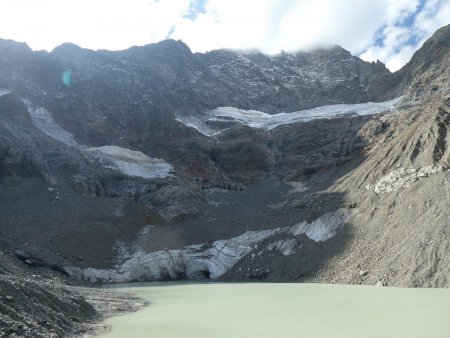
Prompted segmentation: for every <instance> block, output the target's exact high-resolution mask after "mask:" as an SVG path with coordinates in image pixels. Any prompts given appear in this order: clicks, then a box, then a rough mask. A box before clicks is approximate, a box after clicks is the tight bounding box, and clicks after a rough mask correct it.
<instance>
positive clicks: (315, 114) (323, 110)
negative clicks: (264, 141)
mask: <svg viewBox="0 0 450 338" xmlns="http://www.w3.org/2000/svg"><path fill="white" fill-rule="evenodd" d="M400 100H401V97H399V98H396V99H394V100H390V101H385V102H368V103H357V104H335V105H329V106H323V107H317V108H313V109H308V110H301V111H296V112H292V113H279V114H275V115H270V114H267V113H264V112H261V111H257V110H244V109H239V108H234V107H218V108H216V109H213V110H211V111H209V112H208V113H207V114H206V115H207V116H205V118H204V119H203V120H202V119H200V118H198V117H188V118H186V117H185V118H181V117H179V118H177V121H180V122H182V123H184V124H185V125H186V126H188V127H190V128H194V129H196V130H197V131H199V132H200V133H202V134H204V135H207V136H214V135H215V134H217V133H218V132H220V131H217V130H214V129H212V128H211V127H210V126H208V122H214V121H219V122H230V121H231V122H239V123H242V124H244V125H247V126H249V127H252V128H259V129H265V130H272V129H274V128H277V127H279V126H282V125H286V124H294V123H300V122H307V121H311V120H316V119H333V118H337V117H341V116H361V115H371V114H376V113H385V112H391V111H395V110H396V106H395V105H396V104H397V103H398V102H399V101H400Z"/></svg>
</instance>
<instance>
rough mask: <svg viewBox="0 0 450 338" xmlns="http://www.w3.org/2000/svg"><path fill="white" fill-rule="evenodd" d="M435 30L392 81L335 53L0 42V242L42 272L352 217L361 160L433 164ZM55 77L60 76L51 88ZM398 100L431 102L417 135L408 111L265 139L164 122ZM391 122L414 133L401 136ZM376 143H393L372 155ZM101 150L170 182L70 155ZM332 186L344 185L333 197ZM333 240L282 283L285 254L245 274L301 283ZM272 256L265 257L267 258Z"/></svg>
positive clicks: (438, 64)
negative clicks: (165, 168) (155, 164)
mask: <svg viewBox="0 0 450 338" xmlns="http://www.w3.org/2000/svg"><path fill="white" fill-rule="evenodd" d="M449 36H450V32H449V27H444V28H443V29H441V30H439V31H438V32H437V33H436V35H435V36H433V37H432V38H431V39H430V40H429V41H428V42H427V43H426V44H425V46H424V48H423V49H421V50H420V51H418V52H417V53H416V54H415V55H414V57H413V59H412V60H411V62H410V63H408V65H406V66H405V67H404V68H403V69H402V70H401V71H399V72H396V73H394V74H391V73H390V72H389V71H388V70H387V69H386V68H385V67H384V65H383V64H381V63H367V62H364V61H362V60H360V59H359V58H357V57H354V56H352V55H351V54H350V53H349V52H347V51H345V50H344V49H342V48H340V47H333V48H331V49H321V50H316V51H314V52H310V53H306V52H299V53H295V54H292V53H282V54H280V55H277V56H267V55H263V54H261V53H257V52H252V53H242V52H237V51H231V50H217V51H212V52H209V53H205V54H194V53H192V52H191V51H190V50H189V48H188V47H187V46H186V45H185V44H184V43H182V42H180V41H173V40H167V41H163V42H160V43H158V44H152V45H148V46H143V47H133V48H130V49H128V50H125V51H120V52H109V51H91V50H85V49H82V48H79V47H78V46H75V45H72V44H64V45H62V46H60V47H57V48H56V49H55V50H54V51H52V52H51V53H47V52H33V51H31V50H30V49H29V48H28V47H27V46H26V45H24V44H19V43H15V42H12V41H5V40H0V95H1V96H0V223H1V224H2V227H1V228H0V236H1V238H0V239H1V240H0V249H4V250H6V251H15V250H16V249H22V250H25V249H26V250H25V251H26V252H29V253H30V255H31V256H32V257H35V258H36V260H37V261H39V262H40V264H41V265H42V266H47V267H58V266H59V267H60V266H66V265H72V266H77V267H80V268H88V267H96V268H105V269H106V268H112V267H114V266H115V265H116V263H117V261H118V260H119V259H121V258H120V257H122V256H126V255H127V254H129V253H130V252H132V251H133V250H134V249H135V248H136V247H138V248H142V249H143V250H148V251H150V250H163V249H165V248H166V247H170V248H172V249H178V248H180V247H182V246H185V245H190V244H198V243H203V242H214V241H216V240H219V239H222V238H226V237H230V236H238V235H240V234H242V233H243V232H245V231H246V230H249V229H257V230H267V229H268V228H274V227H278V226H280V223H283V224H284V225H293V224H294V223H295V222H296V221H301V220H308V221H312V220H314V219H315V218H318V217H320V216H321V215H323V214H324V213H328V212H333V211H335V210H337V209H339V208H352V209H356V207H355V205H357V204H359V199H363V198H366V197H367V196H366V195H364V194H363V193H362V192H361V190H364V189H365V188H364V184H366V183H367V182H366V181H369V180H371V179H372V178H373V180H375V178H374V177H372V176H371V175H370V174H369V173H361V171H360V170H357V169H358V168H362V167H364V165H363V164H364V163H365V164H366V165H367V163H369V162H370V163H372V164H373V165H372V164H371V166H370V168H372V169H371V170H370V171H371V172H376V173H377V175H378V176H380V177H382V176H383V175H384V174H386V173H388V172H390V171H391V169H392V168H393V167H394V166H395V165H397V164H402V165H403V164H404V165H405V166H406V165H417V166H419V165H420V166H428V165H435V164H436V163H438V162H439V165H442V167H444V166H445V165H446V163H447V162H448V159H447V157H448V140H447V139H448V135H449V132H448V121H449V119H448V108H446V107H447V106H448V104H445V99H446V98H447V97H448V94H449V93H450V91H449V85H448V81H447V80H448V74H449V68H448V67H449V60H450V58H449V53H448V50H449V49H448V47H449V45H448V41H450V39H449ZM68 70H71V74H72V81H71V82H70V83H69V82H66V84H64V83H63V81H62V76H63V74H64V72H65V71H68ZM3 89H6V90H8V91H10V93H8V94H3V92H2V90H3ZM402 94H404V95H405V97H406V98H405V102H406V103H408V104H409V105H417V104H427V103H430V102H434V101H436V102H439V104H443V106H442V107H444V108H442V107H441V106H439V107H441V108H439V109H437V108H436V109H437V112H438V113H436V112H435V114H434V115H433V114H430V115H429V116H432V118H433V119H434V121H435V123H434V124H432V126H430V127H429V131H430V132H429V134H430V135H431V136H426V135H425V134H419V133H416V132H415V129H414V128H416V127H417V123H415V122H414V118H413V117H414V116H416V115H414V114H418V113H417V110H414V111H408V113H405V114H409V115H408V116H410V118H403V117H399V118H398V119H388V118H384V116H381V115H380V114H376V115H371V116H358V117H350V116H343V117H340V118H334V119H331V120H327V119H318V120H312V121H309V122H305V123H295V124H290V125H283V126H279V127H277V128H274V129H272V130H265V129H257V128H252V127H249V126H246V125H243V124H240V123H236V122H233V121H219V122H217V121H216V123H222V124H223V126H224V128H223V130H222V131H221V132H220V133H218V134H217V135H214V136H213V137H209V136H207V135H204V134H202V133H201V132H199V131H197V130H196V129H195V128H190V127H189V126H187V125H185V124H183V123H182V122H180V121H177V120H176V118H177V117H180V116H181V117H188V116H189V117H190V116H193V117H196V118H201V117H203V116H205V114H208V112H209V111H210V110H212V109H215V108H217V107H219V106H233V107H238V108H242V109H255V110H260V111H264V112H266V113H269V114H275V113H280V112H291V111H297V110H301V109H307V108H312V107H317V106H323V105H328V104H337V103H359V102H368V101H379V100H387V99H391V98H394V97H397V96H399V95H402ZM22 99H27V100H29V101H31V103H32V104H33V105H34V106H36V107H44V108H46V109H47V110H48V111H49V112H50V115H51V116H52V119H54V120H55V122H56V123H57V124H58V125H59V126H60V127H61V128H62V129H64V130H66V131H67V132H70V134H72V135H73V144H69V145H67V144H64V143H63V142H59V141H58V140H56V139H53V138H51V137H49V136H47V135H46V134H45V133H43V132H42V131H41V130H39V129H38V128H37V127H36V126H35V123H33V120H32V119H31V118H30V115H29V113H28V111H27V109H28V108H27V104H26V103H24V101H23V100H22ZM441 101H442V102H441ZM25 102H27V101H25ZM443 102H444V103H443ZM447 102H448V101H447ZM433 107H434V106H433ZM436 107H437V106H436ZM416 109H417V108H416ZM411 116H412V117H411ZM405 121H406V122H408V123H411V125H413V126H414V128H413V127H411V128H409V129H408V130H407V131H406V128H405V127H404V126H403V125H402V123H403V122H405ZM413 122H414V123H413ZM417 128H418V127H417ZM402 131H404V133H405V134H401V135H397V134H396V133H397V132H398V133H400V132H402ZM392 135H396V138H397V139H398V140H402V143H401V144H405V149H400V150H399V149H392V150H389V151H386V152H382V151H379V152H376V151H375V150H376V149H379V148H380V147H382V145H383V142H385V141H386V140H387V141H386V142H388V141H389V140H390V138H389V137H391V136H392ZM402 135H403V136H402ZM411 135H417V137H416V136H414V142H415V145H414V147H411V145H409V144H408V145H406V144H407V142H406V141H405V142H403V140H405V139H409V137H410V136H411ZM383 140H385V141H383ZM430 140H432V142H431V141H430ZM399 144H400V143H399ZM106 145H114V146H118V147H121V148H122V149H130V150H132V151H135V152H136V151H140V152H142V153H144V154H146V155H148V156H150V157H152V158H158V159H162V160H164V161H166V162H168V163H169V164H170V165H172V166H173V167H174V171H173V173H172V176H167V177H164V178H143V177H138V176H130V175H127V174H124V173H123V172H120V171H118V170H116V169H117V168H114V167H113V166H111V164H110V163H109V164H106V165H105V161H104V160H103V159H102V158H95V157H94V156H86V149H87V148H89V147H101V146H106ZM430 147H431V148H432V149H431V148H430ZM393 148H395V147H393ZM429 148H430V149H431V150H430V149H429ZM406 150H408V151H406ZM372 151H373V152H372ZM369 155H370V156H371V157H370V159H369V160H367V157H368V156H369ZM394 155H395V156H394ZM393 156H394V157H393ZM408 158H409V159H411V160H407V159H408ZM435 162H436V163H435ZM130 163H131V164H134V163H133V162H129V163H128V164H130ZM381 164H382V168H381ZM416 169H417V173H419V174H420V175H422V172H419V170H420V169H419V168H416ZM416 169H414V170H416ZM405 170H406V169H405ZM430 170H431V169H430ZM433 170H434V169H433ZM433 170H431V171H429V172H433ZM405 172H406V171H405ZM354 173H357V176H352V175H356V174H354ZM427 173H428V172H427ZM433 173H434V172H433ZM419 174H417V176H419ZM349 177H350V178H349ZM340 180H344V181H345V180H346V181H345V182H347V183H346V184H347V185H346V186H345V189H341V190H339V189H338V188H336V184H335V183H336V182H340ZM289 181H294V183H301V184H303V183H305V184H306V185H307V187H308V189H309V190H307V191H306V190H305V191H303V190H301V189H300V188H301V185H297V187H300V188H299V189H300V190H295V189H294V190H295V191H294V192H293V193H290V192H289V191H290V190H289V189H290V188H289V187H288V186H286V182H289ZM268 182H269V183H270V184H269V183H268ZM349 182H350V183H349ZM352 182H357V184H355V185H354V186H353V185H352ZM258 184H259V185H258ZM370 184H372V185H376V182H375V183H374V182H370ZM252 189H253V190H252ZM333 189H334V190H333ZM217 191H220V193H217ZM242 191H244V192H242ZM364 191H365V190H364ZM370 191H372V192H373V190H370ZM351 192H354V194H353V195H352V194H351ZM372 192H370V193H372ZM226 194H229V196H228V197H224V196H226ZM239 194H240V195H239ZM367 194H369V193H367ZM236 196H240V197H236ZM348 196H351V198H350V200H349V197H348ZM214 198H217V200H215V199H214ZM367 198H368V197H367ZM255 200H257V201H255ZM365 201H366V200H365ZM366 202H367V201H366ZM355 203H356V204H355ZM237 204H240V205H238V206H237ZM364 205H365V206H366V207H367V210H371V208H370V207H369V203H368V202H367V203H366V204H364ZM350 206H352V207H350ZM367 213H369V212H367ZM261 215H262V216H261ZM143 229H144V230H145V229H147V230H148V229H150V230H148V231H149V232H150V233H151V236H150V235H148V236H147V235H146V234H142V233H143V231H144V230H143ZM147 230H145V231H147ZM145 231H144V232H145ZM146 236H147V237H146ZM339 236H340V237H339V238H337V239H336V240H335V242H332V243H331V242H330V243H331V244H329V243H328V242H327V243H325V244H323V247H322V244H320V245H316V244H315V243H313V242H311V241H310V240H306V241H305V242H304V247H303V249H302V250H303V251H301V252H302V254H301V257H304V258H302V259H303V261H302V262H303V263H301V264H304V266H303V267H300V268H299V269H298V271H297V272H296V274H295V276H297V277H292V278H290V277H286V276H289V273H287V272H286V271H288V270H289V267H290V264H291V263H292V264H294V263H295V262H291V261H293V258H292V257H291V258H290V259H291V261H289V264H287V263H286V264H284V263H283V264H281V263H280V265H277V266H278V267H275V266H272V267H271V271H276V275H273V274H271V273H270V272H268V270H267V269H266V266H262V267H260V269H259V268H258V269H259V270H257V271H256V270H255V271H256V272H255V274H250V275H251V276H260V278H267V279H269V280H276V279H277V278H279V279H280V280H303V279H302V278H303V277H304V276H306V275H308V276H309V277H308V278H311V279H313V277H311V276H314V274H315V273H316V272H317V269H318V267H319V266H320V267H323V266H325V265H324V262H326V261H327V260H328V259H329V258H330V257H333V255H338V254H341V253H342V252H343V251H344V248H345V247H346V245H347V243H348V242H349V241H350V237H351V236H350V235H348V234H347V233H345V232H343V233H341V234H340V235H339ZM80 248H83V250H81V252H80ZM299 252H300V251H299ZM272 254H273V253H271V255H272ZM273 255H275V254H273ZM298 256H299V257H300V254H298ZM296 258H298V257H296ZM281 260H283V262H284V258H283V257H280V256H279V255H278V256H276V259H275V260H274V262H279V261H281ZM250 261H251V260H250ZM250 261H249V262H250ZM274 264H275V263H274ZM266 265H267V264H266ZM245 267H246V266H245ZM234 273H235V274H233V276H240V277H236V278H241V277H242V276H244V275H243V274H240V273H239V272H238V271H234ZM242 278H244V277H242Z"/></svg>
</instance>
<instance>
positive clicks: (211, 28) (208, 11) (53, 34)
mask: <svg viewBox="0 0 450 338" xmlns="http://www.w3.org/2000/svg"><path fill="white" fill-rule="evenodd" d="M449 23H450V0H377V1H373V0H283V1H280V0H133V1H127V0H2V1H0V35H1V37H2V38H11V39H15V40H19V41H26V42H27V43H28V44H29V45H30V46H31V47H32V48H33V49H47V50H51V49H52V48H53V47H55V46H56V45H58V44H61V43H62V42H73V43H76V44H79V45H80V46H82V47H85V48H91V49H112V50H117V49H124V48H128V47H130V46H132V45H143V44H147V43H151V42H157V41H160V40H162V39H165V38H167V37H170V38H174V39H181V40H183V41H184V42H186V43H187V44H188V45H189V46H190V47H191V49H192V50H193V51H198V52H204V51H208V50H212V49H217V48H233V49H260V50H262V51H263V52H265V53H278V52H280V51H281V50H285V51H295V50H299V49H310V48H314V47H316V46H324V45H332V44H339V45H341V46H343V47H344V48H346V49H348V50H350V51H351V52H352V53H354V54H356V55H360V56H361V57H362V58H363V59H365V60H369V61H375V60H377V59H379V60H381V61H383V62H385V63H386V64H387V66H388V67H389V68H390V69H391V70H396V69H398V68H399V67H401V66H402V65H403V64H405V63H406V62H407V61H408V60H409V58H410V57H411V55H412V54H413V53H414V51H415V50H417V48H419V47H420V45H421V44H422V43H423V42H424V41H425V40H426V39H427V38H428V37H429V36H430V35H431V34H432V33H433V32H434V31H435V30H436V29H437V28H439V27H441V26H443V25H446V24H449Z"/></svg>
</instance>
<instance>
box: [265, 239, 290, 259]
mask: <svg viewBox="0 0 450 338" xmlns="http://www.w3.org/2000/svg"><path fill="white" fill-rule="evenodd" d="M295 244H296V240H295V238H290V239H280V240H279V241H275V242H273V243H270V244H269V245H267V250H269V251H272V250H278V251H279V252H280V253H281V254H282V255H283V256H290V255H292V254H293V253H295Z"/></svg>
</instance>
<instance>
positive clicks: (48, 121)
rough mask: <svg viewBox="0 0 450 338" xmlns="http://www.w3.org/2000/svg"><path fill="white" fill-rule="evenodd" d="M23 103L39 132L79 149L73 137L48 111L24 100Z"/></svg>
mask: <svg viewBox="0 0 450 338" xmlns="http://www.w3.org/2000/svg"><path fill="white" fill-rule="evenodd" d="M23 102H24V103H25V105H26V106H27V108H28V113H29V114H30V117H31V120H32V122H33V124H34V125H35V126H36V127H37V128H38V129H39V130H41V131H42V132H43V133H44V134H46V135H47V136H50V137H51V138H53V139H55V140H57V141H59V142H62V143H64V144H66V145H68V146H71V147H78V143H77V141H75V140H74V138H73V135H72V134H71V133H69V132H68V131H66V130H64V129H63V128H61V127H60V126H59V125H58V124H57V123H56V121H55V120H54V119H53V116H52V115H51V114H50V112H49V111H48V110H47V109H45V108H37V107H33V106H32V105H31V102H30V101H28V100H23Z"/></svg>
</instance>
